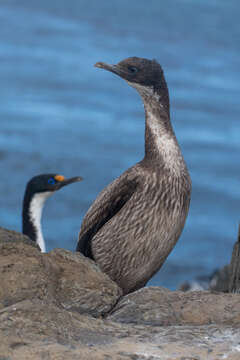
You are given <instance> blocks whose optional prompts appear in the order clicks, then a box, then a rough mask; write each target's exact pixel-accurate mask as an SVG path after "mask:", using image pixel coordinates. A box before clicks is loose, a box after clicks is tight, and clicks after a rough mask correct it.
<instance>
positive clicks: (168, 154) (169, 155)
mask: <svg viewBox="0 0 240 360" xmlns="http://www.w3.org/2000/svg"><path fill="white" fill-rule="evenodd" d="M148 126H149V128H150V129H151V133H152V135H153V138H154V143H155V145H156V147H157V149H158V151H159V153H160V154H161V156H162V158H163V161H164V163H165V165H166V166H167V167H169V168H170V169H172V170H173V171H174V172H175V173H176V174H177V173H179V171H180V170H181V169H182V166H183V163H184V160H183V157H182V154H181V150H180V148H179V145H178V143H177V140H176V138H175V136H171V135H170V134H169V133H168V132H166V130H165V129H164V127H163V126H162V125H161V123H159V119H158V118H156V116H154V115H153V114H152V113H151V112H148Z"/></svg>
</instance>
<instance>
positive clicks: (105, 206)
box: [76, 167, 138, 259]
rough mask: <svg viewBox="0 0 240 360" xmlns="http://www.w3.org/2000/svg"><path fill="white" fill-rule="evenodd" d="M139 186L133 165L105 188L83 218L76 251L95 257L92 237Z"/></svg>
mask: <svg viewBox="0 0 240 360" xmlns="http://www.w3.org/2000/svg"><path fill="white" fill-rule="evenodd" d="M137 186H138V176H137V172H136V171H135V169H134V167H133V168H130V169H128V170H127V171H126V172H125V173H123V174H122V175H121V176H120V177H118V178H117V179H115V180H114V181H113V182H112V183H111V184H109V185H108V186H107V187H106V188H105V189H103V191H102V192H101V193H100V194H99V195H98V197H97V198H96V200H95V201H94V202H93V204H92V205H91V207H90V208H89V210H88V211H87V213H86V215H85V217H84V219H83V222H82V226H81V230H80V233H79V239H78V244H77V249H76V251H79V252H81V253H82V254H83V255H85V256H87V257H90V258H92V259H93V255H92V251H91V239H92V238H93V236H94V235H95V234H96V233H97V232H98V231H99V229H101V227H102V226H103V225H104V224H106V223H107V222H108V221H109V220H110V219H111V218H112V217H113V216H115V215H116V214H117V213H118V212H119V211H120V210H121V208H122V207H123V206H124V205H125V204H126V203H127V202H128V201H129V199H130V198H131V197H132V195H133V194H134V192H135V191H136V189H137Z"/></svg>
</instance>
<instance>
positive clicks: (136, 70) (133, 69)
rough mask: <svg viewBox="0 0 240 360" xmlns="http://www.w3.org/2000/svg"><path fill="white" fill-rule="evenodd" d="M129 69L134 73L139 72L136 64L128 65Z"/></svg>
mask: <svg viewBox="0 0 240 360" xmlns="http://www.w3.org/2000/svg"><path fill="white" fill-rule="evenodd" d="M128 70H129V72H130V73H132V74H135V73H136V72H138V69H137V68H136V67H134V66H128Z"/></svg>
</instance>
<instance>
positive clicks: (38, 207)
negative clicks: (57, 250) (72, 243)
mask: <svg viewBox="0 0 240 360" xmlns="http://www.w3.org/2000/svg"><path fill="white" fill-rule="evenodd" d="M52 194H53V192H52V191H46V192H42V193H37V194H35V195H34V196H33V198H32V200H31V202H30V207H29V216H30V220H31V222H32V224H33V226H34V228H35V229H36V241H37V244H38V245H39V247H40V249H41V251H42V252H46V246H45V241H44V238H43V234H42V226H41V217H42V210H43V207H44V204H45V201H46V200H47V199H48V198H49V196H51V195H52Z"/></svg>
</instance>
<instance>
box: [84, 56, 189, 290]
mask: <svg viewBox="0 0 240 360" xmlns="http://www.w3.org/2000/svg"><path fill="white" fill-rule="evenodd" d="M96 67H99V68H103V69H106V70H109V71H111V72H113V73H115V74H117V75H119V76H120V77H122V78H123V79H124V80H126V81H127V82H128V84H129V85H131V86H132V87H134V88H136V90H137V91H138V92H139V94H140V95H141V97H142V100H143V103H144V108H145V124H146V127H145V156H144V158H143V160H142V161H140V162H139V163H137V164H136V165H134V166H133V167H131V168H129V169H128V170H127V171H125V172H124V173H123V174H122V175H121V176H120V177H119V178H117V179H116V180H114V181H113V182H112V183H111V184H110V185H108V186H107V187H106V188H105V189H104V190H103V191H102V192H101V193H100V194H99V196H98V197H97V199H96V200H95V201H94V203H93V204H92V206H91V207H90V209H89V210H88V212H87V214H86V216H85V218H84V220H83V223H82V226H81V230H80V234H79V241H78V245H77V251H80V252H82V253H83V254H84V255H85V256H88V257H91V258H92V259H94V260H95V261H96V262H97V264H98V265H99V266H100V268H101V269H102V270H103V271H104V272H105V273H107V274H108V275H109V276H110V277H111V278H112V279H113V280H114V281H116V282H117V283H118V285H119V286H120V287H121V288H122V289H123V292H124V294H127V293H129V292H131V291H134V290H137V289H139V288H141V287H143V286H144V285H145V284H146V282H147V281H148V280H149V279H150V278H151V277H152V276H153V275H154V274H155V273H156V272H157V271H158V270H159V269H160V267H161V266H162V264H163V263H164V261H165V260H166V258H167V256H168V255H169V253H170V251H171V250H172V248H173V247H174V245H175V244H176V242H177V240H178V238H179V236H180V234H181V232H182V230H183V227H184V223H185V220H186V217H187V213H188V208H189V202H190V194H191V179H190V176H189V174H188V171H187V167H186V164H185V161H184V159H183V156H182V154H181V150H180V148H179V145H178V142H177V139H176V137H175V134H174V131H173V129H172V126H171V122H170V115H169V96H168V88H167V84H166V81H165V79H164V75H163V70H162V68H161V66H160V65H159V64H158V63H157V62H156V61H155V60H147V59H141V58H137V57H133V58H128V59H125V60H123V61H121V62H120V63H118V64H117V65H108V64H105V63H97V64H96Z"/></svg>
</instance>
